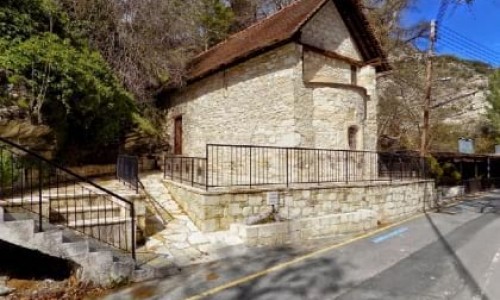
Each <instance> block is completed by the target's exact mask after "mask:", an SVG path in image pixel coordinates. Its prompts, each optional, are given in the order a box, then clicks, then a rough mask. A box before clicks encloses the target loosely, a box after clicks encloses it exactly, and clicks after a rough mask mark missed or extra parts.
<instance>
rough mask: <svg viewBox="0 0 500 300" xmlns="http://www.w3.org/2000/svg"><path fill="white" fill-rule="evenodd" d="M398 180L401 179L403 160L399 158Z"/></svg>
mask: <svg viewBox="0 0 500 300" xmlns="http://www.w3.org/2000/svg"><path fill="white" fill-rule="evenodd" d="M399 180H401V181H403V160H402V159H401V157H400V158H399Z"/></svg>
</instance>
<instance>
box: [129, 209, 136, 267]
mask: <svg viewBox="0 0 500 300" xmlns="http://www.w3.org/2000/svg"><path fill="white" fill-rule="evenodd" d="M130 218H131V220H132V222H131V227H132V228H131V230H132V232H131V239H132V258H133V259H134V261H136V242H135V239H136V237H135V205H134V203H131V204H130Z"/></svg>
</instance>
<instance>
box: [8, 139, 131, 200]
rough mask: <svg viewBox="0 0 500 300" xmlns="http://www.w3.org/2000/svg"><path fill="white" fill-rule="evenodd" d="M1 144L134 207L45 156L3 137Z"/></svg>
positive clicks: (120, 197)
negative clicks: (24, 153) (26, 154)
mask: <svg viewBox="0 0 500 300" xmlns="http://www.w3.org/2000/svg"><path fill="white" fill-rule="evenodd" d="M0 142H3V143H6V144H8V145H9V146H12V147H14V148H16V149H19V150H21V151H24V152H26V153H28V154H29V155H33V156H34V157H36V158H38V159H40V160H43V161H44V162H46V163H48V164H49V165H51V166H53V167H55V168H58V169H60V170H62V171H64V172H66V173H68V174H69V175H71V176H73V177H76V178H77V179H78V180H80V181H83V182H85V183H88V184H90V185H91V186H93V187H95V188H96V189H98V190H101V191H103V192H105V193H106V194H110V195H111V196H113V197H115V198H118V199H119V200H121V201H123V202H125V203H127V204H129V205H131V206H134V203H133V202H131V201H129V200H127V199H125V198H123V197H122V196H119V195H117V194H115V193H114V192H112V191H110V190H108V189H106V188H103V187H102V186H99V185H97V184H96V183H94V182H92V181H90V180H89V179H88V178H85V177H82V176H80V175H78V174H76V173H75V172H73V171H71V170H70V169H67V168H65V167H63V166H61V165H59V164H57V163H55V162H53V161H50V160H48V159H46V158H45V157H43V156H41V155H39V154H37V153H35V152H33V151H31V150H29V149H27V148H24V147H22V146H20V145H18V144H15V143H13V142H11V141H9V140H7V139H5V138H3V137H0Z"/></svg>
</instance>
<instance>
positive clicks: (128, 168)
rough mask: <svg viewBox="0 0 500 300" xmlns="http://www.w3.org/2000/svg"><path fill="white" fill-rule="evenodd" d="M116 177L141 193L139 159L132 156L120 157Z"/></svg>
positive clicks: (117, 162)
mask: <svg viewBox="0 0 500 300" xmlns="http://www.w3.org/2000/svg"><path fill="white" fill-rule="evenodd" d="M116 177H117V178H118V180H119V181H123V182H124V183H126V184H128V185H130V187H131V188H133V189H134V190H135V192H136V193H138V192H139V159H138V157H137V156H132V155H119V156H118V158H117V161H116Z"/></svg>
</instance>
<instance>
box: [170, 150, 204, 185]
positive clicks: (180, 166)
mask: <svg viewBox="0 0 500 300" xmlns="http://www.w3.org/2000/svg"><path fill="white" fill-rule="evenodd" d="M163 171H164V175H165V178H170V179H172V180H173V181H177V182H181V183H186V184H190V185H191V186H196V187H206V185H207V184H206V183H207V180H206V179H207V178H206V175H207V159H206V158H200V157H183V156H167V157H165V161H164V168H163Z"/></svg>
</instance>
